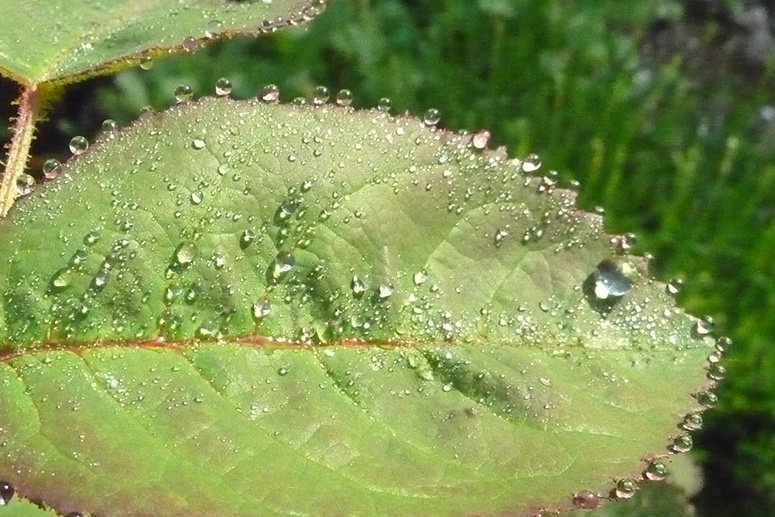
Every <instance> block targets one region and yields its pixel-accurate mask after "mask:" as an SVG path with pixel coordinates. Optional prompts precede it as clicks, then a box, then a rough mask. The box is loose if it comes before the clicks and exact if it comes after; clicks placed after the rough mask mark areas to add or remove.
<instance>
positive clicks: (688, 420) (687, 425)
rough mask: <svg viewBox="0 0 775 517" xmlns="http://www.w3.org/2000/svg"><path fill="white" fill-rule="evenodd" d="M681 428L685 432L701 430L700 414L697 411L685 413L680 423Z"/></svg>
mask: <svg viewBox="0 0 775 517" xmlns="http://www.w3.org/2000/svg"><path fill="white" fill-rule="evenodd" d="M681 427H683V428H684V429H686V430H687V431H697V430H698V429H702V414H701V413H700V412H699V411H693V412H691V413H687V415H686V416H685V417H684V421H683V422H682V423H681Z"/></svg>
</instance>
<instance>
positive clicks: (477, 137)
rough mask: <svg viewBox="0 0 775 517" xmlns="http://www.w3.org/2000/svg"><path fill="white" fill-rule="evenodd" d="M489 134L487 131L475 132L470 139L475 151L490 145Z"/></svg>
mask: <svg viewBox="0 0 775 517" xmlns="http://www.w3.org/2000/svg"><path fill="white" fill-rule="evenodd" d="M490 138H491V135H490V132H489V131H487V130H482V131H477V132H476V133H474V136H472V137H471V144H472V145H473V146H474V148H475V149H480V150H481V149H485V148H486V147H487V144H489V143H490Z"/></svg>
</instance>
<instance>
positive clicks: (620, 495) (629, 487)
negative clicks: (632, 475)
mask: <svg viewBox="0 0 775 517" xmlns="http://www.w3.org/2000/svg"><path fill="white" fill-rule="evenodd" d="M637 490H638V485H636V484H635V482H634V481H633V480H631V479H620V480H619V481H618V482H617V483H616V488H615V489H614V496H616V498H617V499H629V498H630V497H632V496H634V495H635V492H637Z"/></svg>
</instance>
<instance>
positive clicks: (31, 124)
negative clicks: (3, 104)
mask: <svg viewBox="0 0 775 517" xmlns="http://www.w3.org/2000/svg"><path fill="white" fill-rule="evenodd" d="M17 103H18V104H19V115H18V116H17V117H16V125H15V127H14V128H13V138H11V143H10V146H9V147H8V158H7V159H6V162H5V173H4V174H3V177H2V180H0V217H5V214H7V213H8V210H10V209H11V206H12V205H13V202H14V200H15V199H16V180H17V179H18V178H19V176H20V175H21V174H22V172H24V169H25V167H26V166H27V160H28V159H29V156H30V146H31V145H32V140H33V137H34V133H35V123H36V122H37V121H38V120H39V118H40V116H41V110H42V103H41V95H40V92H39V90H38V85H36V84H32V85H28V86H25V87H24V90H23V91H22V94H21V96H20V97H19V99H18V101H17Z"/></svg>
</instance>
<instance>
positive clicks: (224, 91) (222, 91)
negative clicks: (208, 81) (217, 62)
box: [215, 77, 231, 97]
mask: <svg viewBox="0 0 775 517" xmlns="http://www.w3.org/2000/svg"><path fill="white" fill-rule="evenodd" d="M230 93H231V81H229V80H228V79H227V78H225V77H221V78H220V79H218V80H217V81H215V94H216V95H217V96H219V97H225V96H226V95H229V94H230Z"/></svg>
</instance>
